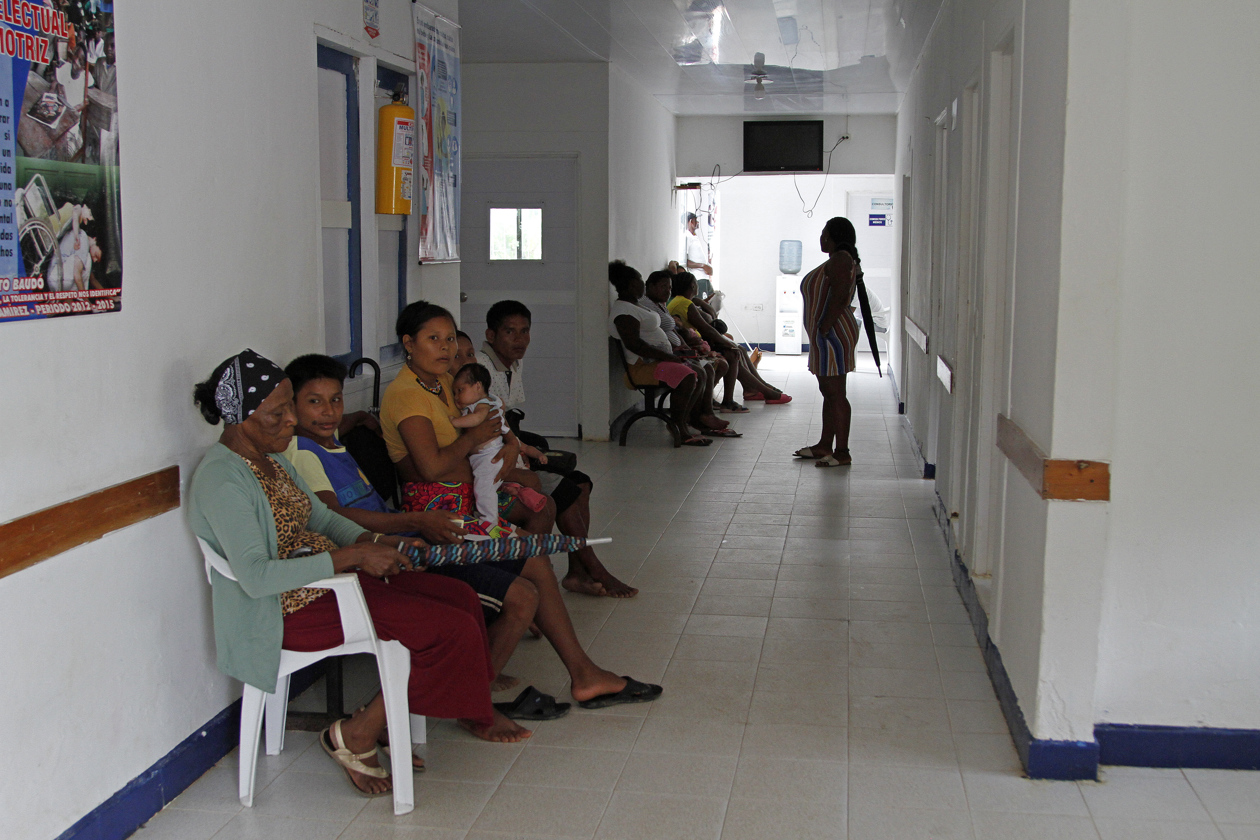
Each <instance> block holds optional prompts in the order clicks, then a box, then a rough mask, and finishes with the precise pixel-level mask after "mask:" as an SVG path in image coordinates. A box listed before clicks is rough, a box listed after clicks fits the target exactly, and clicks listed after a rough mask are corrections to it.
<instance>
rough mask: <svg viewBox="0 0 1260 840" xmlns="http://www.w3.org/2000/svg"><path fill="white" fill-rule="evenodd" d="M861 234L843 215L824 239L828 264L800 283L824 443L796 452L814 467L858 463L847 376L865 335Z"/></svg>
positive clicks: (828, 226) (824, 233)
mask: <svg viewBox="0 0 1260 840" xmlns="http://www.w3.org/2000/svg"><path fill="white" fill-rule="evenodd" d="M856 242H857V232H856V231H855V230H854V229H853V224H852V223H851V222H850V221H849V220H848V219H846V218H844V217H842V216H837V217H835V218H833V219H830V220H828V222H827V224H826V225H825V226H824V227H823V231H822V236H821V237H819V243H818V244H819V246H820V247H821V248H822V250H823V251H824V252H826V254H827V261H826V262H825V263H823V264H822V265H820V266H818V267H817V268H815V269H814V270H813V271H811V272H810V273H809V274H806V275H805V279H803V280H802V281H801V297H802V298H803V299H804V303H805V332H806V334H807V335H808V336H809V372H810V373H812V374H814V375H815V376H817V377H818V390H819V391H821V392H822V396H823V427H822V438H821V439H820V440H819V441H818V443H816V444H814V445H813V446H806V447H804V448H802V449H798V450H796V452H794V453H793V454H794V455H795V456H796V457H798V458H811V459H817V460H816V461H815V463H814V466H815V467H839V466H844V465H846V464H851V463H853V458H852V457H851V456H850V455H849V424H850V421H851V420H852V418H853V409H852V407H851V406H850V405H849V398H848V397H847V396H846V395H845V376H846V375H847V374H849V373H851V372H852V371H853V370H855V369H856V368H857V342H858V336H859V335H860V332H859V330H858V322H857V319H856V318H855V317H854V315H853V307H852V306H851V304H850V302H851V301H852V300H853V290H854V288H855V287H856V285H857V281H858V277H860V276H861V272H862V267H861V261H860V260H859V259H858V252H857V245H856Z"/></svg>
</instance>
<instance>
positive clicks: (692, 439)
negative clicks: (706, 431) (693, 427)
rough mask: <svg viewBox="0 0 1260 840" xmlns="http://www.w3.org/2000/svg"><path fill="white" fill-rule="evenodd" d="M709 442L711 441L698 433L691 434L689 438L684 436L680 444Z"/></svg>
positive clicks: (704, 444)
mask: <svg viewBox="0 0 1260 840" xmlns="http://www.w3.org/2000/svg"><path fill="white" fill-rule="evenodd" d="M711 443H713V441H711V440H709V439H708V438H706V437H701V436H700V435H692V436H691V437H689V438H684V439H683V442H682V445H683V446H708V445H709V444H711Z"/></svg>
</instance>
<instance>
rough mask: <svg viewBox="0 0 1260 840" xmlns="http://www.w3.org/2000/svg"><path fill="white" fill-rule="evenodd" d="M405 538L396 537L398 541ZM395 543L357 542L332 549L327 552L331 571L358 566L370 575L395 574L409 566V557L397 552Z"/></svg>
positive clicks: (384, 575)
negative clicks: (331, 566) (331, 567)
mask: <svg viewBox="0 0 1260 840" xmlns="http://www.w3.org/2000/svg"><path fill="white" fill-rule="evenodd" d="M391 539H393V538H391ZM405 539H406V538H405V537H398V538H397V540H399V541H404V540H405ZM397 545H398V542H397V541H394V543H393V545H387V544H382V543H374V542H357V543H355V544H354V545H348V546H345V547H344V548H337V549H334V550H333V551H331V552H329V553H330V554H331V555H332V561H333V571H334V572H344V571H348V570H350V569H355V568H358V569H361V570H362V571H365V572H367V573H368V574H369V575H371V576H372V577H378V578H379V577H388V576H389V575H396V574H398V573H399V572H401V571H403V570H404V569H409V568H411V560H410V558H407V557H404V556H403V555H402V554H399V553H398V549H397V548H396V546H397Z"/></svg>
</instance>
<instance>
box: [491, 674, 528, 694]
mask: <svg viewBox="0 0 1260 840" xmlns="http://www.w3.org/2000/svg"><path fill="white" fill-rule="evenodd" d="M520 684H521V681H520V680H519V679H517V678H516V677H514V676H512V675H511V674H504V673H502V672H500V673H499V676H497V677H495V678H494V679H493V680H492V681H491V683H490V690H491V691H507V690H508V689H509V688H516V687H517V686H518V685H520Z"/></svg>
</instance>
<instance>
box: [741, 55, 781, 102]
mask: <svg viewBox="0 0 1260 840" xmlns="http://www.w3.org/2000/svg"><path fill="white" fill-rule="evenodd" d="M744 84H746V85H753V99H765V98H766V85H772V84H774V79H771V78H770V74H769V73H767V72H766V54H765V53H757V54H756V55H754V56H753V69H752V73H750V74H749V78H747V79H744Z"/></svg>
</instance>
